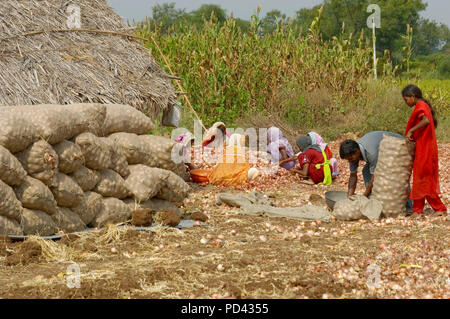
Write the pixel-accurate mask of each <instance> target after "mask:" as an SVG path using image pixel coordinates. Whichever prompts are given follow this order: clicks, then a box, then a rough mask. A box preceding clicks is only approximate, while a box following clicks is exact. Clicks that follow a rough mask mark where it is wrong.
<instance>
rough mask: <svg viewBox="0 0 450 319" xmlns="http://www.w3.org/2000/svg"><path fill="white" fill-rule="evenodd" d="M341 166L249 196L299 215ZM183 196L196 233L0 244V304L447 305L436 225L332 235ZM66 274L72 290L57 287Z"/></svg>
mask: <svg viewBox="0 0 450 319" xmlns="http://www.w3.org/2000/svg"><path fill="white" fill-rule="evenodd" d="M335 147H336V145H334V144H333V151H334V152H335ZM449 151H450V144H441V145H440V160H441V188H442V192H443V194H442V198H443V200H444V201H445V203H446V205H447V206H448V203H449V186H450V185H449V182H448V180H449V172H448V164H447V163H448V161H446V158H447V157H448V156H449V155H450V152H449ZM444 161H446V162H445V163H446V165H445V166H443V162H444ZM340 166H341V171H342V172H343V175H342V176H341V178H340V179H338V180H337V181H336V183H335V184H334V185H332V186H330V187H325V186H309V185H303V184H299V183H295V182H289V181H288V182H286V181H285V182H283V181H281V180H280V181H279V183H274V184H273V185H264V186H261V189H259V190H260V191H262V192H264V193H265V194H266V195H268V196H269V197H270V198H271V199H272V200H273V201H274V202H275V203H276V204H278V205H280V206H290V205H292V206H297V205H302V204H308V202H309V199H310V196H311V194H316V195H320V196H322V197H323V195H324V193H325V192H326V191H328V190H345V188H346V186H345V183H346V178H347V176H348V175H346V173H345V171H348V168H347V166H346V164H345V163H342V162H340ZM192 186H193V191H192V193H191V195H190V196H189V198H188V199H187V200H186V201H185V206H184V207H183V208H182V209H183V211H184V213H185V214H186V215H187V216H189V215H190V214H192V213H195V212H197V213H205V214H206V215H207V216H208V217H209V218H208V220H207V221H206V223H205V225H198V226H195V227H193V228H189V229H183V230H178V229H175V228H168V229H160V230H156V231H154V232H142V231H136V230H133V229H127V228H120V227H119V228H118V227H116V226H111V227H109V228H107V229H105V230H102V231H101V232H98V233H90V234H86V235H83V236H74V235H72V236H66V237H64V238H63V239H61V240H59V241H44V240H42V239H40V238H37V237H33V238H30V239H28V240H26V241H25V242H15V243H12V242H10V241H9V239H5V238H0V298H446V299H447V298H450V262H449V261H450V248H449V247H450V236H449V230H450V221H448V220H447V217H446V216H434V215H431V214H430V215H425V217H424V218H419V219H412V218H410V217H403V216H401V217H398V218H395V219H394V218H388V219H383V220H381V221H378V222H370V221H368V220H360V221H355V222H339V221H333V222H331V223H320V222H301V221H299V220H292V219H284V218H267V217H251V216H245V215H240V214H239V210H238V209H235V208H229V207H226V206H217V205H216V195H217V194H218V193H220V192H222V191H225V190H224V189H218V188H213V187H211V186H199V185H192ZM226 191H236V190H229V189H227V190H226ZM359 191H361V188H359ZM316 197H317V196H316ZM319 202H320V201H319ZM322 205H323V203H322ZM74 263H75V264H76V265H77V266H78V267H79V269H80V282H79V283H80V288H76V287H75V288H69V287H68V285H67V284H68V283H73V278H74V274H75V273H74V271H75V270H73V269H72V270H68V266H70V265H72V264H74ZM69 286H70V284H69Z"/></svg>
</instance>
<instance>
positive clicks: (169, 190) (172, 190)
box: [156, 171, 190, 203]
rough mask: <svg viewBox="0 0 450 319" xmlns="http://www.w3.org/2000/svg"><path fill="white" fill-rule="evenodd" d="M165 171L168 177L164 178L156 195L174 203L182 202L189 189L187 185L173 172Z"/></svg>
mask: <svg viewBox="0 0 450 319" xmlns="http://www.w3.org/2000/svg"><path fill="white" fill-rule="evenodd" d="M166 172H168V173H169V177H168V178H167V179H166V180H165V184H163V186H162V187H161V190H160V191H159V192H158V194H157V195H156V197H157V198H160V199H164V200H168V201H170V202H174V203H181V202H183V200H184V199H185V198H186V197H187V195H188V192H189V190H190V187H189V185H188V184H187V183H186V182H185V181H184V180H183V179H182V178H181V177H180V176H178V175H176V174H175V173H173V172H171V171H166Z"/></svg>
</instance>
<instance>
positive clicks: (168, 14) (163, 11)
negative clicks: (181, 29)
mask: <svg viewBox="0 0 450 319" xmlns="http://www.w3.org/2000/svg"><path fill="white" fill-rule="evenodd" d="M183 18H186V11H185V10H184V9H176V8H175V3H174V2H172V3H164V4H162V5H160V4H157V5H155V6H154V7H153V8H152V20H153V21H154V22H155V23H157V24H158V25H159V26H160V27H161V30H162V31H163V32H167V31H168V29H169V28H170V27H172V26H174V25H175V24H176V23H178V22H179V21H181V20H182V19H183Z"/></svg>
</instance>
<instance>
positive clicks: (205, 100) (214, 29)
mask: <svg viewBox="0 0 450 319" xmlns="http://www.w3.org/2000/svg"><path fill="white" fill-rule="evenodd" d="M320 13H321V12H319V15H318V16H317V17H316V18H315V20H314V21H313V23H312V25H311V27H310V28H309V29H308V30H297V29H296V27H295V26H293V25H291V24H280V25H279V26H278V27H277V29H276V30H275V31H274V32H273V33H272V34H270V35H262V34H261V32H260V20H259V19H258V17H257V16H253V18H252V24H251V28H250V31H249V32H242V31H241V30H240V28H239V27H237V25H236V21H235V20H233V18H230V19H228V20H227V21H226V22H225V23H224V24H222V25H219V24H217V23H215V22H214V19H211V20H210V21H205V24H204V26H203V27H202V28H201V29H197V28H196V27H194V26H192V25H179V26H177V30H176V32H175V31H173V32H170V30H169V33H168V34H167V33H162V32H161V30H160V28H159V27H158V25H155V24H154V23H152V22H151V21H150V20H146V21H145V22H143V23H140V24H138V25H137V30H136V33H137V35H139V36H141V37H144V38H146V39H149V40H150V41H148V42H147V44H146V45H147V47H148V48H149V49H150V50H151V51H152V54H153V56H155V57H156V59H158V61H159V62H160V64H161V65H164V64H165V63H164V60H163V58H162V57H161V55H160V54H159V52H158V49H157V48H156V46H155V44H154V42H153V40H151V39H152V38H153V39H154V40H155V42H156V43H158V45H159V46H160V48H161V50H162V52H163V54H164V55H165V56H166V58H167V60H168V62H169V64H170V66H171V68H172V70H173V71H174V73H175V75H177V76H179V77H181V78H182V80H181V84H182V86H183V89H184V91H185V92H187V93H188V96H189V99H190V100H191V102H192V105H193V107H194V109H195V110H196V112H197V113H199V114H200V116H201V117H202V120H203V122H204V123H205V124H206V125H207V126H209V125H211V124H212V123H213V122H215V121H219V120H221V121H223V120H226V121H227V122H228V123H232V122H233V121H234V120H236V119H238V118H241V117H243V116H246V115H247V116H248V115H249V114H260V115H263V116H269V115H270V116H271V115H274V114H276V115H277V116H279V118H284V119H286V118H287V119H289V118H292V120H293V121H297V122H302V123H304V124H306V125H307V126H310V127H313V126H314V125H316V126H317V125H322V126H324V127H326V126H329V125H330V119H331V118H333V117H336V116H347V115H348V114H351V113H352V112H358V113H365V114H372V116H373V119H372V121H371V122H370V121H369V122H370V123H372V124H370V126H373V127H368V125H361V126H360V127H352V128H351V129H358V130H365V129H379V128H380V129H381V128H382V129H391V130H393V131H399V132H401V131H402V130H403V127H404V125H405V123H406V121H407V118H408V117H407V115H406V112H407V108H406V107H405V106H404V105H402V104H401V103H403V102H402V100H401V97H400V96H398V97H396V98H395V101H393V102H392V103H394V104H395V105H393V106H392V112H397V110H398V109H401V110H402V111H401V114H398V116H396V117H398V118H403V117H405V116H406V117H405V119H404V120H402V121H401V123H400V122H399V123H396V127H392V118H390V117H389V116H385V117H386V119H388V120H390V122H389V123H386V125H380V123H379V120H378V114H377V110H375V111H374V110H373V109H380V108H383V107H382V106H379V105H376V106H373V105H370V103H371V101H372V100H373V99H372V97H369V96H368V95H367V94H366V92H367V91H368V90H369V91H370V87H371V86H373V83H371V82H373V81H371V79H372V78H373V65H372V63H373V60H372V54H373V51H372V47H371V42H370V38H367V37H366V36H365V35H364V30H363V31H361V33H360V34H358V35H350V36H349V37H345V36H344V35H341V36H340V37H334V38H333V39H332V40H331V41H324V40H322V39H321V36H320V33H319V31H318V30H319V24H320ZM342 34H343V33H342ZM396 70H397V68H393V66H392V64H391V62H390V57H389V52H386V53H385V55H384V56H383V57H380V58H379V61H378V73H379V75H380V77H379V80H378V82H377V83H378V84H377V86H380V88H379V89H376V91H377V92H375V95H378V94H380V93H379V92H380V91H383V90H384V89H385V88H390V94H392V92H394V93H395V95H400V90H401V88H399V87H398V88H395V89H392V88H393V86H395V85H397V86H398V85H399V83H398V81H397V79H396V76H395V73H396ZM397 89H398V93H397V91H396V90H397ZM372 91H373V89H372ZM323 92H325V93H323ZM323 95H327V97H326V98H325V99H324V98H323ZM398 98H400V99H398ZM322 100H323V101H322ZM378 100H383V99H380V98H378ZM389 100H390V97H385V98H384V100H383V102H382V104H383V105H385V104H388V103H389ZM380 103H381V102H380ZM436 108H437V109H439V105H437V106H436ZM404 113H405V114H404ZM361 121H362V122H364V121H365V118H362V119H361ZM394 126H395V125H394ZM324 134H325V135H327V133H326V132H325V133H324Z"/></svg>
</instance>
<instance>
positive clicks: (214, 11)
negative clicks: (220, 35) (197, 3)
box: [189, 4, 227, 27]
mask: <svg viewBox="0 0 450 319" xmlns="http://www.w3.org/2000/svg"><path fill="white" fill-rule="evenodd" d="M189 15H190V20H191V22H192V23H194V24H195V25H197V26H199V27H200V26H202V25H203V23H204V21H205V20H209V19H211V17H213V19H214V20H215V21H216V22H218V23H219V24H222V23H224V22H225V21H226V20H227V12H226V11H225V9H223V8H222V7H221V6H219V5H216V4H203V5H202V6H201V7H200V8H198V9H197V10H194V11H192V12H191V13H190V14H189Z"/></svg>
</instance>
